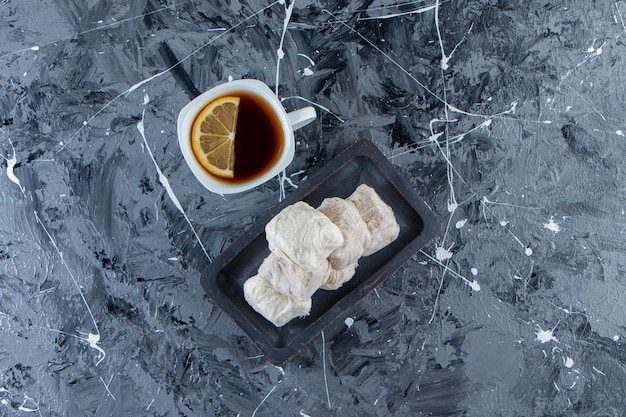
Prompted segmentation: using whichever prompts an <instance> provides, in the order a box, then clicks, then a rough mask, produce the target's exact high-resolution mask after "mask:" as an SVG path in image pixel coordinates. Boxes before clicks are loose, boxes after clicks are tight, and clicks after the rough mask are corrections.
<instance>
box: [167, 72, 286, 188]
mask: <svg viewBox="0 0 626 417" xmlns="http://www.w3.org/2000/svg"><path fill="white" fill-rule="evenodd" d="M236 91H242V92H247V93H250V94H254V95H257V96H259V97H261V98H262V99H263V100H265V101H266V102H267V103H268V104H269V105H270V106H271V108H272V109H273V110H274V112H275V113H276V116H277V117H278V119H279V121H280V125H281V127H282V130H283V137H284V143H283V149H282V151H281V154H280V156H279V157H278V160H277V162H276V164H275V165H274V166H273V167H272V168H271V169H269V170H268V171H267V172H265V173H264V174H263V175H260V176H258V177H256V178H254V179H252V180H250V181H246V182H243V183H236V184H227V183H225V182H222V181H220V180H217V179H215V178H214V177H213V176H212V175H211V174H209V173H208V172H206V170H205V169H204V168H203V167H202V166H200V164H199V163H198V162H197V161H196V158H195V157H194V155H193V151H192V149H191V134H190V132H191V127H192V124H193V120H194V118H195V117H196V115H197V114H198V112H200V111H201V110H202V109H203V108H204V107H205V106H206V105H207V104H208V103H209V102H210V101H211V100H213V99H215V98H217V97H220V96H222V95H225V94H228V93H229V92H236ZM177 125H178V126H177V135H178V144H179V146H180V149H181V152H182V154H183V157H184V159H185V161H186V162H187V166H189V168H190V169H191V172H192V173H193V174H194V176H195V177H196V179H197V180H198V181H200V183H201V184H202V185H203V186H204V187H205V188H206V189H207V190H209V191H211V192H214V193H217V194H234V193H239V192H243V191H248V190H251V189H253V188H255V187H257V186H259V185H261V184H263V183H265V182H267V181H269V180H270V179H272V178H273V177H275V176H276V175H278V174H280V173H281V172H282V171H283V170H284V169H285V168H286V167H287V166H288V165H289V164H290V163H291V161H292V160H293V156H294V153H295V140H294V132H293V129H292V127H291V123H290V122H289V118H288V117H287V111H286V110H285V108H284V107H283V105H282V103H281V102H280V100H279V99H278V97H276V95H275V94H274V93H273V92H272V90H270V88H269V87H268V86H267V84H265V83H264V82H263V81H260V80H256V79H241V80H234V81H228V82H225V83H222V84H219V85H217V86H215V87H213V88H211V89H209V90H207V91H205V92H204V93H202V94H200V95H199V96H198V97H196V98H194V99H193V100H191V101H190V102H189V103H187V104H186V105H185V106H184V107H183V108H182V109H181V110H180V112H179V114H178V122H177Z"/></svg>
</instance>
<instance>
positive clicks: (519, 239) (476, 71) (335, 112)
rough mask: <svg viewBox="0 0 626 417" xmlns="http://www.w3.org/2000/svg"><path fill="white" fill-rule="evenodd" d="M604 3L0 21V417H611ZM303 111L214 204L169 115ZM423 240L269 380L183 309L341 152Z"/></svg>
mask: <svg viewBox="0 0 626 417" xmlns="http://www.w3.org/2000/svg"><path fill="white" fill-rule="evenodd" d="M625 19H626V2H624V1H623V0H618V1H609V0H602V1H588V0H570V1H563V0H556V1H547V0H531V1H520V0H476V1H464V0H449V1H439V0H435V1H431V0H425V1H407V2H393V1H388V0H373V1H370V0H367V1H355V2H348V1H339V0H337V1H335V0H329V1H317V0H295V1H291V2H286V1H275V2H269V1H267V2H261V1H258V0H250V1H247V0H239V1H238V0H234V1H230V2H216V1H202V0H187V1H185V0H179V1H176V0H172V1H170V0H161V1H157V0H141V1H139V0H138V1H132V2H125V1H119V0H89V1H78V0H24V1H18V0H4V1H1V2H0V22H1V23H2V24H1V25H0V39H1V40H2V42H0V166H1V168H2V169H1V170H0V415H3V416H5V415H6V416H21V415H41V416H105V415H107V416H108V415H114V416H179V415H180V416H183V415H184V416H277V415H281V416H390V415H393V416H416V415H433V416H562V415H567V416H591V415H594V416H623V415H624V414H626V350H625V349H624V339H625V338H626V310H625V308H624V306H625V305H626V278H625V277H626V258H625V256H624V253H625V251H626V239H625V236H626V235H625V232H626V216H625V214H624V210H625V208H626V204H625V203H626V181H625V179H626V178H625V177H626V173H625V169H624V166H625V165H624V161H625V159H626V157H625V151H626V137H625V133H624V132H626V118H625V117H624V115H625V114H626V77H625V76H626V70H625V68H626V64H625V62H624V61H625V57H626V45H625V41H626V23H625ZM239 78H258V79H261V80H263V81H265V82H266V83H267V84H268V85H270V86H271V87H272V89H274V90H275V91H277V94H278V96H279V97H280V98H281V99H282V100H283V102H284V105H285V107H286V108H287V109H288V110H291V109H295V108H298V107H301V106H304V105H308V104H312V105H314V106H316V108H317V111H318V115H319V118H318V120H316V121H315V122H314V123H312V124H310V125H308V126H306V127H305V128H303V129H301V130H300V131H298V132H297V134H296V159H295V160H294V162H293V164H292V165H291V166H290V167H289V168H288V170H287V171H286V176H285V177H281V178H276V179H274V180H272V181H270V182H269V183H267V184H265V185H263V186H261V187H258V188H257V189H255V190H253V191H250V192H246V193H242V194H237V195H232V196H227V197H222V196H219V195H215V194H211V193H209V192H207V191H206V190H205V189H204V188H202V186H201V185H200V184H199V183H198V182H197V181H196V180H195V178H194V177H193V176H192V174H191V171H190V170H189V168H188V167H187V166H186V165H185V163H184V161H183V158H182V155H181V153H180V150H179V147H178V144H177V139H176V118H177V115H178V111H179V110H180V109H181V108H182V107H183V106H184V105H185V104H186V103H187V102H188V101H189V100H190V99H191V98H193V97H194V96H195V95H197V94H198V93H199V92H201V91H204V90H206V89H208V88H210V87H212V86H214V85H216V84H219V83H222V82H227V81H228V80H230V79H239ZM360 138H365V139H368V140H370V141H372V142H373V143H374V144H375V145H376V146H378V148H379V149H380V150H381V151H382V152H384V154H385V155H386V156H387V157H388V158H389V160H390V161H391V162H392V163H393V164H394V166H395V167H396V168H397V169H398V170H399V171H400V172H401V173H402V174H403V175H404V176H405V178H407V180H408V181H409V182H410V183H411V185H412V186H413V187H414V189H415V191H416V192H417V193H418V194H419V195H420V196H421V197H422V198H423V199H424V200H425V201H426V202H427V204H429V206H430V207H432V208H433V210H434V211H435V212H437V213H438V214H439V215H440V216H441V217H442V219H443V220H444V224H443V230H442V233H441V234H440V235H439V236H438V237H437V238H436V239H435V240H433V241H432V242H431V243H430V244H429V245H428V246H427V247H425V248H424V249H423V251H421V252H419V253H417V254H415V256H414V257H412V258H411V260H409V261H408V262H406V263H405V264H404V265H403V266H402V267H401V268H400V269H399V270H398V271H396V272H395V273H394V275H393V276H391V277H390V278H389V279H388V280H387V281H386V282H385V283H384V284H383V285H381V286H380V287H378V288H377V289H376V290H375V291H373V292H372V293H371V294H370V295H369V296H368V297H367V298H365V299H364V300H363V301H362V302H361V303H359V304H358V305H355V306H354V307H353V309H352V310H351V311H350V312H349V314H348V315H347V316H346V317H345V319H346V320H345V322H344V321H343V320H340V325H339V326H335V327H334V328H331V329H328V330H327V331H326V332H324V334H323V335H322V337H321V338H319V339H318V340H317V341H314V342H313V343H312V344H311V345H309V346H308V347H307V348H306V349H305V350H304V351H303V352H302V353H301V354H300V355H299V356H298V357H297V358H296V359H294V360H293V361H291V362H289V363H288V364H286V365H285V366H284V367H282V368H279V367H276V366H273V365H271V364H270V363H269V362H268V361H267V360H266V359H265V358H264V357H263V356H261V355H260V354H259V351H258V350H257V349H256V348H255V346H254V344H253V343H252V341H250V340H249V339H248V338H247V337H246V336H245V335H244V334H243V333H242V332H241V331H240V330H238V328H237V327H236V326H235V325H234V324H233V322H232V321H231V320H230V319H229V318H228V317H227V316H225V315H224V314H223V312H222V311H221V310H220V309H219V308H218V307H214V306H213V305H212V303H211V301H210V298H209V297H208V296H207V295H206V294H205V293H204V292H203V290H202V288H201V287H200V284H199V278H200V274H201V273H202V271H203V270H205V269H206V265H207V264H208V263H209V262H211V261H212V260H213V259H215V258H216V257H217V256H219V254H220V252H221V251H222V250H223V249H224V248H225V247H227V246H228V245H229V244H231V243H232V242H233V241H234V240H235V239H237V237H238V236H239V235H241V233H242V232H243V231H244V230H245V229H246V228H247V227H249V226H250V225H251V224H253V223H254V222H255V219H256V218H257V217H258V216H259V214H260V213H263V212H264V210H266V209H268V208H271V207H273V206H275V205H276V204H278V203H279V202H280V201H281V199H282V198H284V196H285V195H288V194H289V193H290V192H292V191H293V190H294V189H296V187H298V186H299V185H301V184H305V183H306V178H307V176H308V175H309V174H310V173H312V172H315V171H316V170H318V169H320V168H321V167H323V166H324V165H325V163H327V162H328V161H329V160H330V159H332V157H333V156H334V155H336V154H337V153H339V152H340V151H341V150H342V149H344V148H345V147H346V146H348V145H349V144H351V143H353V142H354V141H356V140H357V139H360Z"/></svg>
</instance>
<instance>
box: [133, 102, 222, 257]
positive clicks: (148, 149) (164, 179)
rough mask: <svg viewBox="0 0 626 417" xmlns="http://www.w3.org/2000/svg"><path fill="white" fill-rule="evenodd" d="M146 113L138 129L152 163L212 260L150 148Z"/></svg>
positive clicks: (171, 197) (162, 183)
mask: <svg viewBox="0 0 626 417" xmlns="http://www.w3.org/2000/svg"><path fill="white" fill-rule="evenodd" d="M145 113H146V111H145V110H144V111H143V113H142V115H141V120H140V121H139V123H137V130H139V134H140V135H141V137H142V139H143V143H144V145H145V147H146V150H147V151H148V154H149V155H150V159H151V160H152V163H153V164H154V167H155V168H156V170H157V174H158V175H159V182H160V183H161V185H163V187H164V188H165V191H166V192H167V195H168V196H169V197H170V199H171V200H172V202H173V203H174V205H175V206H176V208H177V209H178V211H180V213H181V214H182V215H183V217H184V218H185V220H186V221H187V224H188V225H189V227H190V228H191V231H192V232H193V234H194V236H195V237H196V240H197V241H198V244H199V245H200V248H202V252H204V255H205V256H206V257H207V259H208V260H209V262H212V259H211V256H209V252H207V250H206V248H205V247H204V244H203V243H202V240H201V239H200V236H198V233H197V232H196V228H195V227H193V224H192V223H191V219H189V217H188V216H187V213H185V210H184V209H183V206H182V204H180V201H178V197H176V194H174V190H173V189H172V186H171V185H170V182H169V180H168V179H167V177H166V176H165V174H163V171H161V168H160V167H159V165H158V164H157V162H156V159H154V155H153V154H152V150H150V145H149V144H148V140H147V139H146V132H145V129H144V126H143V118H144V116H145Z"/></svg>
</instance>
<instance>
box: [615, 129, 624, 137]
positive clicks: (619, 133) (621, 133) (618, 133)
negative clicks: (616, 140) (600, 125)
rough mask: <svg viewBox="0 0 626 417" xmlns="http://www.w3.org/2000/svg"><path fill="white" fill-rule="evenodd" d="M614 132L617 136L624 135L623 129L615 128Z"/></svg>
mask: <svg viewBox="0 0 626 417" xmlns="http://www.w3.org/2000/svg"><path fill="white" fill-rule="evenodd" d="M615 134H616V135H617V136H624V131H623V130H616V131H615Z"/></svg>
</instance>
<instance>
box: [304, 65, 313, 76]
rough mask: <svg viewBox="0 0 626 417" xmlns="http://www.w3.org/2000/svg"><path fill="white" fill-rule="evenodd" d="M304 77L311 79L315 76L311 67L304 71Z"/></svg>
mask: <svg viewBox="0 0 626 417" xmlns="http://www.w3.org/2000/svg"><path fill="white" fill-rule="evenodd" d="M302 75H303V76H305V77H310V76H311V75H313V70H312V69H311V67H306V68H305V69H304V70H303V71H302Z"/></svg>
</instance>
